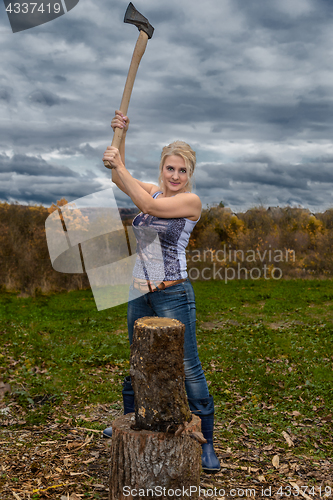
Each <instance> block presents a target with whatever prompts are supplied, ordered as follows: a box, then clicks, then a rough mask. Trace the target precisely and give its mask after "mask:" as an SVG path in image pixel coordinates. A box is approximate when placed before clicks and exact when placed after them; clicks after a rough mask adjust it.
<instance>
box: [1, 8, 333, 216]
mask: <svg viewBox="0 0 333 500" xmlns="http://www.w3.org/2000/svg"><path fill="white" fill-rule="evenodd" d="M127 4H128V2H127V1H126V0H120V1H118V2H111V1H110V0H100V1H99V2H98V3H96V2H95V3H93V2H92V1H91V0H86V1H85V2H80V3H79V4H78V6H77V7H76V8H75V9H73V10H72V11H71V12H69V13H68V14H66V15H64V16H62V17H61V18H59V19H57V20H55V21H53V22H51V23H48V24H47V25H44V26H40V27H37V28H35V29H32V30H27V31H26V32H24V33H23V32H22V33H17V34H15V35H13V33H11V30H10V26H9V23H8V20H7V19H6V16H0V26H1V31H0V39H1V41H2V47H3V50H2V52H1V65H0V113H1V121H0V153H1V152H2V156H1V157H0V161H1V163H0V165H1V168H2V174H1V175H2V176H3V177H2V180H3V181H4V182H5V187H4V185H3V184H2V188H1V189H2V192H1V198H2V199H15V193H17V196H19V199H20V200H21V201H22V200H26V202H33V201H35V202H39V203H41V202H42V203H46V204H48V203H49V202H52V201H53V200H54V199H55V198H56V199H60V198H61V197H63V196H65V197H68V198H70V199H75V198H79V197H80V196H84V195H86V194H89V191H87V190H89V189H90V192H93V191H94V190H99V189H102V188H107V187H108V186H110V185H111V181H110V178H111V172H110V170H107V169H105V167H104V166H103V163H102V161H101V158H102V154H103V151H104V149H105V148H106V146H107V145H108V144H111V140H112V131H111V129H110V121H111V118H112V115H113V112H114V109H115V108H118V107H119V104H120V101H121V95H122V91H123V87H124V83H125V78H126V75H127V71H128V67H129V63H130V59H131V56H132V52H133V48H134V45H135V42H136V39H137V36H138V30H137V28H136V27H134V26H131V25H128V24H124V23H123V17H124V13H125V10H126V8H127ZM137 7H138V8H139V10H140V11H141V12H142V14H143V15H144V16H146V17H147V18H148V19H149V21H150V22H151V24H152V25H153V26H154V28H155V33H154V36H153V38H152V40H150V41H149V42H148V46H147V50H146V53H145V55H144V57H143V59H142V61H141V64H140V68H139V71H138V75H137V79H136V82H135V87H134V90H133V94H132V98H131V105H130V108H129V116H130V119H131V124H130V130H129V133H128V137H127V149H126V151H127V162H126V165H127V167H128V168H129V169H130V171H131V172H132V173H133V175H134V176H135V177H137V178H138V179H140V180H144V181H147V182H156V181H157V177H158V164H159V155H160V150H161V147H163V145H165V144H168V143H170V142H171V141H172V140H175V139H177V138H180V139H182V140H185V141H187V142H189V143H190V144H191V145H192V146H193V147H194V148H195V149H196V151H197V154H198V158H200V161H199V165H198V167H197V170H196V192H197V193H198V194H199V195H200V196H201V198H202V200H203V204H204V206H205V204H207V203H210V202H218V201H221V200H222V199H223V200H227V202H228V203H230V204H231V205H232V206H233V207H237V208H239V207H242V206H243V207H245V206H250V205H251V204H255V203H257V202H258V199H259V198H260V199H263V198H265V197H266V198H269V200H270V201H267V203H269V204H280V205H282V204H283V203H296V204H297V203H299V204H303V205H304V206H306V205H307V204H309V205H311V206H317V207H325V206H329V205H330V204H331V203H332V195H331V192H333V186H332V182H333V180H332V174H331V171H332V169H331V158H332V157H333V150H332V148H331V145H330V142H331V138H332V136H333V123H332V116H333V106H332V102H333V71H332V68H331V62H330V61H331V58H332V49H331V47H332V41H333V40H332V38H333V37H332V34H331V33H332V29H331V26H332V18H333V8H332V5H331V3H330V2H328V1H325V0H317V1H312V0H293V1H292V2H291V1H290V0H279V2H270V3H267V1H266V0H253V1H251V2H246V1H243V0H219V1H218V0H206V2H205V4H204V5H202V4H201V3H193V2H190V1H189V0H184V1H183V2H179V1H176V0H170V2H168V3H167V4H166V3H164V4H163V5H159V4H157V3H156V1H154V0H143V1H142V3H141V4H140V6H139V5H138V6H137ZM0 8H2V9H3V8H4V7H3V5H1V7H0ZM3 13H4V11H3ZM18 158H19V159H20V161H19V162H18V161H16V160H17V159H18ZM46 172H47V173H46ZM4 179H5V180H4ZM24 181H25V186H24ZM27 181H28V182H27ZM25 188H26V189H25ZM28 191H29V192H28ZM116 192H117V193H118V194H117V200H118V203H121V204H122V205H123V206H126V205H131V202H130V201H129V200H128V198H127V197H126V196H125V195H124V194H123V193H122V192H120V191H119V190H117V189H116ZM57 193H58V194H57Z"/></svg>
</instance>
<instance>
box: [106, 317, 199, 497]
mask: <svg viewBox="0 0 333 500" xmlns="http://www.w3.org/2000/svg"><path fill="white" fill-rule="evenodd" d="M184 331H185V326H184V325H183V324H182V323H181V322H180V321H178V320H175V319H171V318H158V317H145V318H140V319H138V320H137V321H136V322H135V325H134V337H133V343H132V346H131V367H130V374H131V380H132V386H133V389H134V394H135V414H133V413H131V414H129V415H125V416H122V417H120V418H118V419H117V420H115V421H114V422H113V424H112V428H113V435H112V447H111V477H110V496H109V498H110V500H122V499H125V498H128V499H130V500H131V499H132V498H133V499H135V500H136V499H141V498H142V499H146V498H147V497H149V496H150V497H154V496H157V494H156V493H160V492H162V496H158V498H161V499H165V500H171V499H176V498H177V499H178V498H188V493H189V488H190V487H192V490H191V498H193V499H195V498H198V495H197V493H198V489H199V484H200V471H201V446H200V442H202V441H201V439H202V434H201V432H200V431H201V420H200V418H199V417H197V416H194V415H193V416H192V415H191V412H190V409H189V407H188V403H187V397H186V391H185V373H184ZM157 488H160V490H158V489H157ZM164 488H165V489H164ZM183 488H184V489H185V493H184V494H183ZM195 488H196V490H195ZM149 489H150V490H151V491H150V495H148V493H147V490H149ZM140 490H141V493H140ZM186 490H187V493H186ZM133 491H134V492H135V493H133V494H132V495H131V492H133ZM152 492H153V493H152ZM179 492H180V493H181V495H180V494H179Z"/></svg>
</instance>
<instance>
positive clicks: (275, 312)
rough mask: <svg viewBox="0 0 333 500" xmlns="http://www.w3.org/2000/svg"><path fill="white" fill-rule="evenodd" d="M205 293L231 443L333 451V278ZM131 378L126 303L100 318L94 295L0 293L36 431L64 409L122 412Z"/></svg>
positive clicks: (219, 405) (203, 322)
mask: <svg viewBox="0 0 333 500" xmlns="http://www.w3.org/2000/svg"><path fill="white" fill-rule="evenodd" d="M194 289H195V293H196V299H197V319H198V321H197V339H198V345H199V353H200V359H201V362H202V365H203V367H204V370H205V373H206V377H207V380H208V383H209V388H210V391H211V394H213V396H214V400H215V404H216V416H217V421H218V422H219V423H220V424H221V425H220V426H219V430H220V433H221V436H222V438H223V439H224V440H225V441H226V443H227V444H228V445H230V446H235V447H236V446H238V447H244V446H245V445H246V443H245V444H244V439H245V440H251V439H253V440H255V441H256V442H257V441H258V442H264V443H268V444H269V443H270V442H272V443H273V442H274V443H275V445H276V444H277V443H278V444H279V445H280V446H281V447H285V448H286V447H287V445H286V442H285V440H284V438H283V437H282V435H281V433H282V431H286V432H288V433H289V434H290V435H292V437H293V440H294V442H295V444H296V448H297V450H298V451H299V452H300V453H305V452H307V453H313V454H317V456H328V455H330V454H332V449H333V442H332V437H331V436H332V423H331V422H330V420H329V419H330V417H329V415H330V414H332V413H333V394H332V392H333V391H332V387H333V335H332V332H333V322H332V320H333V314H332V313H333V304H332V298H333V281H330V280H280V281H272V280H267V281H265V280H258V281H245V280H244V281H229V282H228V283H227V284H225V283H224V282H220V281H209V282H195V283H194ZM128 371H129V346H128V340H127V328H126V304H124V305H122V306H118V307H115V308H112V309H109V310H106V311H100V312H98V311H97V310H96V307H95V303H94V300H93V297H92V293H91V291H80V292H70V293H61V294H55V295H50V296H39V297H36V298H18V297H17V296H16V295H15V294H11V293H1V294H0V378H2V379H3V381H4V382H7V383H10V384H11V386H12V390H13V393H12V394H10V395H7V396H6V398H7V402H8V403H9V402H10V401H15V402H16V403H18V404H19V405H20V406H21V407H22V408H24V412H25V417H24V418H25V420H26V422H27V423H28V424H38V423H43V422H45V421H46V420H47V418H48V415H50V413H51V412H52V411H53V407H54V406H55V405H59V403H61V402H63V404H65V403H69V402H70V403H71V404H76V405H82V406H84V405H86V404H94V403H109V404H110V405H112V404H113V405H115V408H116V407H117V404H119V401H120V400H121V381H122V379H123V377H124V375H126V374H128ZM293 412H294V413H293ZM295 412H296V413H295ZM0 418H2V417H1V416H0ZM241 424H243V428H242V427H240V425H241ZM244 426H245V430H244ZM296 448H295V451H296Z"/></svg>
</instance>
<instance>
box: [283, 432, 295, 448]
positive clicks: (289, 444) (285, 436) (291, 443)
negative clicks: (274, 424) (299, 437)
mask: <svg viewBox="0 0 333 500" xmlns="http://www.w3.org/2000/svg"><path fill="white" fill-rule="evenodd" d="M282 436H283V437H284V439H285V440H286V441H287V444H288V446H289V447H292V446H295V444H294V441H293V440H292V439H291V437H290V436H289V434H288V432H285V431H282Z"/></svg>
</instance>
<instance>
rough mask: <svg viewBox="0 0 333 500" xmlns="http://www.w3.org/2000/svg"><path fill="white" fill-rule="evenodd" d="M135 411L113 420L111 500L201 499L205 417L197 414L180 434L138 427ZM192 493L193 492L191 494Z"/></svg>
mask: <svg viewBox="0 0 333 500" xmlns="http://www.w3.org/2000/svg"><path fill="white" fill-rule="evenodd" d="M133 422H135V417H134V413H129V414H127V415H123V416H122V417H119V418H117V419H116V420H114V421H113V422H112V432H113V434H112V446H111V476H110V486H109V500H125V499H129V500H146V499H147V497H148V498H159V499H161V500H176V499H177V500H179V499H181V498H184V499H185V498H191V499H193V500H195V499H197V498H198V496H199V485H200V472H201V446H200V444H199V442H198V441H197V440H196V438H197V436H198V435H199V436H200V435H201V432H200V429H201V420H200V418H199V417H197V416H196V415H193V418H192V420H191V422H190V423H187V424H186V427H185V430H184V431H183V432H182V433H181V434H180V435H179V436H175V435H174V434H169V433H167V432H154V431H147V430H141V431H135V430H133V429H132V428H131V424H132V423H133ZM190 493H191V495H190Z"/></svg>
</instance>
